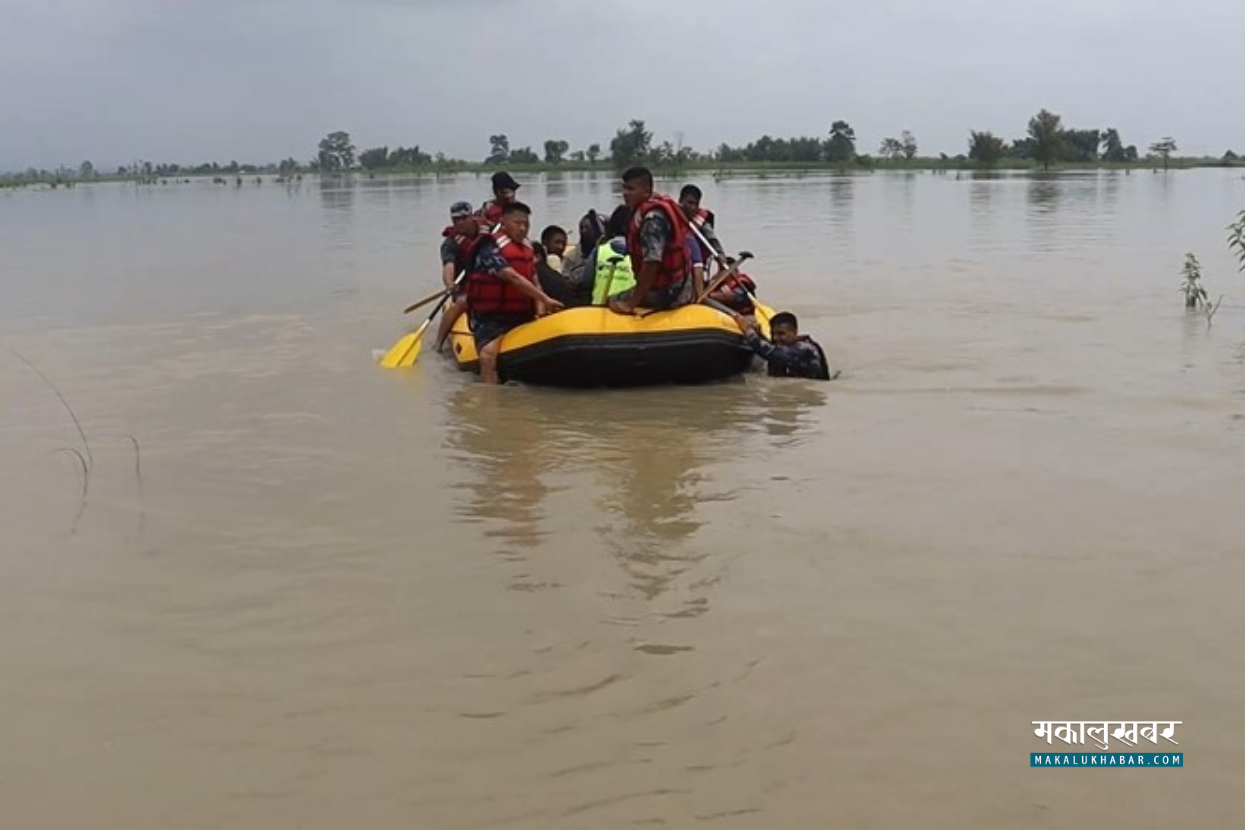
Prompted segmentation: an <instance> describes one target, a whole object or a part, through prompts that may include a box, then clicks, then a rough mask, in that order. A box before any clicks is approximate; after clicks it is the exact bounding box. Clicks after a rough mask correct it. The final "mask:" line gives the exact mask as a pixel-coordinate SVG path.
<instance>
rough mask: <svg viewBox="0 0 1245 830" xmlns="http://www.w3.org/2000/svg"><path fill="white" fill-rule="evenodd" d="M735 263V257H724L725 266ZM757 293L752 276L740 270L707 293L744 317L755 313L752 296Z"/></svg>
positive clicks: (710, 297)
mask: <svg viewBox="0 0 1245 830" xmlns="http://www.w3.org/2000/svg"><path fill="white" fill-rule="evenodd" d="M734 264H735V257H733V256H731V257H727V258H726V267H727V268H729V267H731V266H732V265H734ZM756 293H757V284H756V282H755V281H753V279H752V277H750V276H748V275H747V274H745V273H744V272H742V271H738V272H736V273H735V274H733V275H732V276H730V277H727V278H726V280H725V281H723V282H722V284H721V285H719V286H718V287H717V288H716V289H715V290H714V291H713V292H711V293H710V294H709V299H711V300H716V301H718V302H719V303H721V304H722V305H724V306H726V307H727V308H729V309H731V310H732V311H734V312H737V313H738V314H741V315H742V316H744V317H752V316H753V315H754V314H756V308H755V306H753V305H752V297H753V296H755V295H756Z"/></svg>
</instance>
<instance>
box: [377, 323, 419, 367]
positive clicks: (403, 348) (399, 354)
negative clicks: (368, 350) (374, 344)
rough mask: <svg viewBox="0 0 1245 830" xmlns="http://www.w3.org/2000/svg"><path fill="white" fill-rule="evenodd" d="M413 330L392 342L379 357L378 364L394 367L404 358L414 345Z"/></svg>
mask: <svg viewBox="0 0 1245 830" xmlns="http://www.w3.org/2000/svg"><path fill="white" fill-rule="evenodd" d="M416 342H417V341H416V340H415V332H411V333H410V334H407V335H405V336H403V337H402V339H401V340H399V341H398V342H397V343H394V344H393V346H392V347H391V348H390V349H389V351H387V352H385V356H384V357H382V358H381V359H380V365H381V366H383V367H385V368H386V369H396V368H398V366H400V365H401V364H402V361H403V360H405V359H406V356H407V355H408V354H409V353H410V351H411V349H413V348H415V345H416Z"/></svg>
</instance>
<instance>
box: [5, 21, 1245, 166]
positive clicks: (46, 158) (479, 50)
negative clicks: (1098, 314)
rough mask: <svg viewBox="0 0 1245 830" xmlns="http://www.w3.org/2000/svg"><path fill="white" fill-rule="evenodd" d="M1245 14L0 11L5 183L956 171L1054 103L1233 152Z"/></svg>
mask: <svg viewBox="0 0 1245 830" xmlns="http://www.w3.org/2000/svg"><path fill="white" fill-rule="evenodd" d="M1242 23H1245V6H1242V5H1240V4H1238V3H1234V2H1227V0H1201V2H1192V3H1188V4H1184V5H1182V6H1177V4H1173V3H1167V2H1158V0H1096V2H1094V3H1085V4H1072V3H1066V4H1062V3H1061V4H1052V3H1045V4H1037V3H1034V4H1025V5H1018V4H1003V3H997V2H987V1H986V0H938V1H935V0H931V1H930V2H920V3H918V2H909V1H908V0H873V2H869V3H860V4H857V5H855V6H851V7H847V6H844V5H843V4H838V3H816V4H815V3H808V2H797V0H773V2H766V3H761V2H755V1H754V0H680V2H678V3H670V2H659V1H658V0H597V2H584V1H583V0H540V2H531V1H529V2H527V3H519V2H517V0H422V1H421V2H416V1H415V0H409V1H408V2H403V0H350V1H349V2H348V1H347V0H311V1H310V2H297V0H178V2H175V3H170V2H160V0H4V2H3V3H0V112H3V113H5V116H4V119H3V123H2V125H0V168H15V167H24V166H26V165H32V164H33V165H36V166H52V165H56V164H59V163H77V162H78V161H81V160H82V159H84V158H91V159H93V160H95V161H96V162H97V164H108V165H111V164H116V163H118V162H124V161H128V160H130V159H133V158H143V159H151V160H155V161H179V162H198V161H203V160H217V161H228V160H230V159H238V160H251V161H269V160H276V159H278V158H282V157H284V156H287V155H291V154H292V155H295V156H296V157H298V158H301V159H306V158H309V157H310V156H311V155H312V153H313V152H314V148H315V144H316V142H317V140H318V139H319V138H320V137H321V136H322V135H324V134H325V133H326V132H328V131H330V130H335V129H345V130H349V131H350V132H351V134H352V135H353V137H354V139H355V142H356V144H358V145H360V146H361V147H362V146H372V145H377V144H389V145H391V146H392V145H395V144H407V145H409V144H420V145H421V146H422V147H424V148H425V149H428V150H432V151H436V150H444V151H445V152H447V153H450V154H451V155H458V156H464V157H468V158H480V157H483V155H484V154H485V153H486V152H487V137H488V136H489V135H490V134H491V133H495V132H505V133H507V134H508V135H509V136H510V139H511V144H512V146H521V145H524V144H531V145H533V146H539V144H540V143H541V142H542V141H543V140H544V139H546V138H550V137H561V138H565V139H567V140H568V141H570V142H571V144H572V146H575V147H583V146H586V145H587V144H588V143H590V142H593V141H599V142H602V143H605V142H607V141H608V138H609V136H610V135H612V134H613V131H614V130H615V129H616V128H617V127H618V126H619V125H621V124H623V123H625V122H626V121H627V120H628V119H629V118H643V119H645V120H647V121H648V122H649V124H650V126H651V127H652V128H653V129H654V130H655V131H656V132H657V133H658V136H659V138H673V137H674V134H675V133H676V132H681V133H682V134H683V137H684V140H685V142H686V143H689V144H692V145H693V146H696V147H698V148H701V149H708V148H710V147H712V146H715V145H716V144H717V143H719V142H721V141H728V142H731V143H737V142H743V141H747V140H750V139H752V138H755V137H758V136H760V135H761V134H763V133H769V134H772V135H795V134H818V135H821V134H824V133H825V132H826V130H827V128H828V127H829V124H830V122H831V121H832V120H834V119H836V118H844V119H846V120H848V121H850V122H851V123H852V125H853V126H854V127H855V129H856V132H857V135H858V137H859V139H860V143H861V148H862V150H866V151H872V150H874V149H876V146H877V144H878V142H879V141H880V140H881V138H882V137H884V136H886V135H892V134H895V133H898V131H899V130H902V129H910V130H912V131H913V132H915V133H916V135H917V138H918V140H919V141H920V143H921V145H922V148H923V150H924V151H927V152H938V151H945V152H948V153H956V152H961V151H963V149H964V146H965V140H966V135H967V132H968V130H969V129H990V130H993V131H995V132H997V133H1000V134H1002V135H1004V136H1007V137H1009V138H1011V137H1016V136H1019V135H1020V134H1022V133H1023V131H1024V129H1025V124H1026V122H1027V120H1028V118H1029V116H1030V115H1032V114H1033V113H1034V112H1035V111H1036V110H1037V109H1038V108H1040V107H1049V108H1051V109H1053V110H1055V111H1056V112H1059V113H1061V114H1062V115H1063V116H1064V119H1065V122H1067V123H1069V124H1072V125H1077V126H1085V127H1105V126H1116V127H1118V128H1119V129H1120V130H1121V132H1122V134H1123V136H1124V138H1125V140H1126V141H1130V142H1133V143H1136V144H1138V145H1141V146H1144V145H1146V144H1148V143H1149V142H1151V141H1154V140H1156V139H1158V138H1159V137H1161V136H1163V135H1166V134H1171V135H1174V136H1175V137H1176V138H1177V141H1178V142H1179V144H1180V146H1181V149H1182V151H1185V152H1206V153H1213V154H1219V153H1222V152H1223V151H1224V150H1225V149H1227V148H1228V147H1235V148H1236V149H1237V150H1238V151H1241V150H1245V134H1243V133H1245V129H1243V128H1242V124H1241V122H1240V119H1239V118H1238V117H1237V116H1236V115H1235V105H1236V102H1235V101H1234V100H1233V99H1232V89H1233V87H1234V85H1235V78H1236V77H1237V75H1238V74H1239V71H1238V69H1239V67H1238V65H1239V60H1237V59H1236V58H1235V54H1236V51H1237V44H1236V42H1235V41H1236V40H1237V37H1238V36H1237V35H1236V34H1235V33H1238V32H1240V31H1241V30H1242Z"/></svg>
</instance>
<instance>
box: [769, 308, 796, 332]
mask: <svg viewBox="0 0 1245 830" xmlns="http://www.w3.org/2000/svg"><path fill="white" fill-rule="evenodd" d="M775 326H791V328H793V329H795V330H796V331H799V330H800V322H799V321H798V320H796V319H795V315H794V314H792V313H791V312H790V311H780V312H778V313H777V314H775V315H774V316H773V317H771V318H770V321H769V329H770V331H773V330H774V327H775Z"/></svg>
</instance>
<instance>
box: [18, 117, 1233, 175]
mask: <svg viewBox="0 0 1245 830" xmlns="http://www.w3.org/2000/svg"><path fill="white" fill-rule="evenodd" d="M967 144H968V146H967V151H968V152H967V153H966V154H957V155H954V156H949V155H947V154H946V153H939V154H938V155H937V156H928V155H927V156H921V155H919V154H918V146H919V145H918V143H917V138H916V136H915V135H914V134H913V133H912V132H911V131H909V130H901V131H900V132H899V134H898V135H897V136H893V135H892V136H887V137H885V138H883V139H882V141H881V142H880V144H879V145H878V152H877V155H876V156H875V155H870V154H868V153H860V152H858V141H857V137H856V132H855V130H854V129H853V128H852V126H851V124H850V123H848V122H847V121H845V120H834V121H832V122H831V124H830V127H829V129H828V130H827V132H826V134H825V135H824V136H795V137H774V136H770V135H762V136H761V137H760V138H758V139H756V140H754V141H750V142H748V143H747V144H744V145H741V146H732V145H730V144H726V143H722V144H719V145H718V146H717V147H716V148H714V149H712V150H707V151H699V150H696V149H694V148H692V147H690V146H687V145H685V144H684V143H683V136H682V133H676V134H675V136H674V140H673V141H671V140H669V139H666V140H662V141H657V139H656V137H655V136H654V135H653V132H652V131H651V130H649V129H648V127H647V125H646V123H645V122H644V121H643V120H640V119H632V120H630V121H629V122H628V123H627V124H626V125H625V126H623V127H619V128H618V129H617V131H616V132H615V134H614V136H613V137H612V138H611V139H610V140H609V141H608V142H606V143H604V144H603V143H592V144H589V145H588V146H586V147H583V148H576V149H572V148H571V144H570V142H568V141H567V140H565V139H562V138H549V139H546V140H545V141H544V143H543V145H542V147H541V150H542V152H540V153H538V152H537V151H536V150H534V149H532V147H530V146H522V147H511V143H510V138H509V136H508V135H507V134H505V133H495V134H493V135H490V136H489V137H488V148H489V149H488V153H487V154H486V155H484V156H483V158H480V159H479V160H475V161H473V160H467V159H460V158H451V157H450V156H447V155H446V154H445V153H442V152H428V151H426V150H424V149H423V148H422V147H421V146H420V145H419V144H412V145H411V146H409V147H406V146H400V145H399V146H395V147H393V148H392V149H390V147H389V145H383V146H379V147H370V148H366V149H363V150H359V149H358V148H357V147H356V146H355V144H354V142H353V140H352V139H351V136H350V133H348V132H346V131H344V130H338V131H335V132H332V133H329V134H328V135H326V136H325V137H324V138H323V139H321V140H320V142H319V144H318V145H317V146H316V151H315V154H314V155H313V156H312V157H311V158H309V159H307V160H306V161H298V160H297V159H295V158H294V157H293V156H290V157H288V158H286V159H284V160H283V161H280V162H273V163H267V164H240V163H238V162H237V161H230V162H229V163H227V164H220V163H219V162H205V163H201V164H176V163H159V164H157V163H153V162H150V161H138V160H135V161H133V162H132V163H130V164H122V165H120V166H118V167H116V168H115V169H114V170H112V171H101V170H99V169H97V168H96V166H95V165H94V164H93V163H92V162H90V161H84V162H82V163H81V164H79V165H78V166H77V167H64V166H62V167H59V168H57V169H56V170H46V169H35V168H29V169H27V170H25V171H23V172H19V173H6V174H0V187H5V186H8V187H15V186H23V185H30V184H41V185H45V186H48V187H60V186H65V187H72V186H73V185H74V184H76V183H79V182H89V181H117V180H124V181H135V182H138V183H142V184H157V183H167V181H168V180H170V179H174V178H178V177H184V176H212V177H213V178H214V179H215V180H216V181H217V182H218V183H222V184H223V183H227V180H226V178H225V177H227V176H228V177H233V178H234V180H235V181H236V182H237V183H238V184H241V183H242V180H241V177H243V176H256V175H260V174H270V175H276V176H278V177H279V178H280V179H284V178H288V177H293V176H296V175H301V174H303V173H330V174H336V173H344V172H349V171H360V172H363V173H365V174H367V175H377V174H380V173H396V172H402V173H407V172H436V173H454V172H463V171H476V172H478V171H484V170H488V169H492V168H496V167H500V166H503V165H504V166H506V167H508V168H511V169H513V170H516V171H524V172H535V171H542V170H619V169H623V168H625V167H628V166H630V165H633V164H646V165H648V166H650V167H653V168H655V169H657V170H659V171H662V172H665V173H668V174H672V175H677V174H678V173H679V172H681V171H683V170H713V171H719V170H731V169H793V170H807V169H826V168H829V169H834V170H850V169H857V170H874V169H899V170H945V169H969V168H974V167H976V168H983V167H984V168H995V167H1004V168H1008V169H1021V170H1023V169H1033V168H1037V167H1041V168H1042V169H1043V170H1049V169H1050V168H1051V167H1052V166H1054V167H1102V166H1108V167H1109V166H1126V167H1128V166H1140V165H1147V166H1150V167H1155V168H1157V167H1158V166H1159V165H1160V164H1161V165H1162V167H1163V169H1164V170H1166V169H1168V168H1169V167H1177V168H1182V167H1207V166H1233V165H1236V164H1238V163H1240V159H1239V157H1238V156H1237V154H1236V153H1235V152H1233V151H1232V150H1228V151H1227V152H1225V153H1224V155H1223V156H1222V157H1219V158H1179V157H1176V156H1174V155H1173V154H1174V153H1175V152H1176V150H1177V147H1176V142H1175V140H1174V139H1173V138H1171V137H1170V136H1167V137H1164V138H1162V139H1161V140H1159V141H1156V142H1154V143H1152V144H1151V145H1149V151H1148V154H1147V155H1146V156H1144V157H1142V156H1141V155H1140V154H1139V153H1138V151H1137V147H1136V146H1135V145H1132V144H1128V145H1126V144H1124V142H1123V140H1122V139H1121V137H1120V134H1119V131H1118V130H1117V129H1115V128H1113V127H1108V128H1105V129H1078V128H1071V127H1064V125H1063V120H1062V118H1061V117H1060V116H1059V115H1057V114H1055V113H1053V112H1050V111H1048V110H1045V109H1043V110H1041V111H1039V112H1038V113H1037V114H1036V115H1034V116H1033V117H1032V118H1031V119H1029V123H1028V127H1027V130H1026V133H1025V134H1024V135H1023V136H1021V137H1020V138H1017V139H1015V140H1012V141H1007V140H1006V139H1004V138H1002V137H999V136H996V135H995V134H994V133H992V132H990V131H988V130H985V131H978V130H970V132H969V134H968V143H967Z"/></svg>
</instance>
